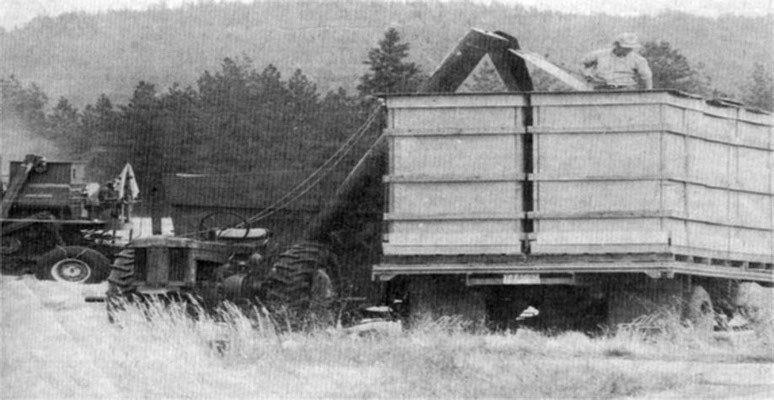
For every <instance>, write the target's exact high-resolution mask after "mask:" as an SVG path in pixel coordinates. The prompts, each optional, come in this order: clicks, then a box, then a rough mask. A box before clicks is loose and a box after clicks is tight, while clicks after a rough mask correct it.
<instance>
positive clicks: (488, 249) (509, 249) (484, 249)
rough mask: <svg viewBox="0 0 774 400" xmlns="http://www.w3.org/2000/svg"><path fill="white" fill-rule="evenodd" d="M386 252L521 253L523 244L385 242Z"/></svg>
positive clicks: (390, 253)
mask: <svg viewBox="0 0 774 400" xmlns="http://www.w3.org/2000/svg"><path fill="white" fill-rule="evenodd" d="M382 247H383V249H384V254H389V255H416V254H420V255H434V254H450V255H455V254H521V244H518V245H487V246H484V245H475V246H466V245H450V246H440V245H435V246H417V245H395V244H391V243H385V244H383V245H382Z"/></svg>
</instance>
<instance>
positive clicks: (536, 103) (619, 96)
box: [530, 90, 699, 121]
mask: <svg viewBox="0 0 774 400" xmlns="http://www.w3.org/2000/svg"><path fill="white" fill-rule="evenodd" d="M530 100H531V104H532V106H533V107H537V108H541V107H544V106H551V107H562V106H570V107H571V106H588V105H593V106H608V105H613V106H615V105H637V106H650V105H658V104H662V103H666V102H679V101H681V100H685V99H681V98H678V97H677V96H674V95H673V94H671V93H670V92H668V91H659V90H654V91H621V92H618V91H616V92H609V91H593V92H588V91H584V92H544V93H540V92H538V93H532V94H531V95H530ZM689 100H690V99H689ZM698 103H699V102H698V101H696V100H690V101H689V102H688V103H687V104H692V105H695V104H698ZM654 121H655V120H654Z"/></svg>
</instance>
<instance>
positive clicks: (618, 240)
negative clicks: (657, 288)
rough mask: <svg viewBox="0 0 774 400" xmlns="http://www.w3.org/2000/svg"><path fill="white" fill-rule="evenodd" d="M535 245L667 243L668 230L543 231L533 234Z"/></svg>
mask: <svg viewBox="0 0 774 400" xmlns="http://www.w3.org/2000/svg"><path fill="white" fill-rule="evenodd" d="M535 244H536V245H545V246H550V245H576V244H577V245H586V244H588V245H609V244H613V245H617V244H637V245H639V244H664V245H668V244H669V232H665V231H587V232H577V231H576V232H544V233H538V234H537V235H536V236H535Z"/></svg>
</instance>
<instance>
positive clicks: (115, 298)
mask: <svg viewBox="0 0 774 400" xmlns="http://www.w3.org/2000/svg"><path fill="white" fill-rule="evenodd" d="M133 283H134V249H132V248H125V249H123V250H121V251H120V252H118V254H117V255H116V258H115V260H114V261H113V263H112V264H111V265H110V276H109V277H108V290H107V293H106V296H105V297H106V299H105V304H106V305H107V312H108V319H109V320H110V322H113V313H114V312H115V311H117V310H121V309H123V305H124V304H125V303H126V302H127V301H132V300H133V298H134V297H135V295H136V292H137V289H136V288H135V287H134V285H133Z"/></svg>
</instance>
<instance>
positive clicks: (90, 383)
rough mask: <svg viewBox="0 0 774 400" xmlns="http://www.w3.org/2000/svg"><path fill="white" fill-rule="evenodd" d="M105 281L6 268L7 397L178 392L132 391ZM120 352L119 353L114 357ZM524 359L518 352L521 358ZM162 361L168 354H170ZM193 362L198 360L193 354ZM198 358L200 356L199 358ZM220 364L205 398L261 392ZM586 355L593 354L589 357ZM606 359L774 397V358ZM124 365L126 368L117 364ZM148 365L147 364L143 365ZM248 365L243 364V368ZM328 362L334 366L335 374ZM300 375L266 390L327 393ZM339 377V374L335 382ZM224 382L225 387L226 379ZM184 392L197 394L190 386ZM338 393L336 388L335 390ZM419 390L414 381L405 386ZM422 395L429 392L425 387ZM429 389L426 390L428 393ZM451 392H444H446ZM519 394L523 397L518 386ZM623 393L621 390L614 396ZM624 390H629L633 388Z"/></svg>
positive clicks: (700, 387)
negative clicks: (55, 278)
mask: <svg viewBox="0 0 774 400" xmlns="http://www.w3.org/2000/svg"><path fill="white" fill-rule="evenodd" d="M104 290H105V286H104V285H91V286H78V285H69V284H61V283H55V282H40V281H36V280H34V279H32V278H30V277H11V276H3V277H1V278H0V295H1V297H0V307H1V311H2V314H0V317H1V318H0V319H1V323H0V327H1V328H2V341H1V342H0V344H1V345H2V347H1V348H0V351H1V352H2V371H1V376H0V387H2V395H0V397H1V398H3V399H22V398H24V399H57V398H79V399H88V398H94V399H97V398H98V399H114V398H115V399H118V398H135V397H136V396H137V395H138V394H139V395H141V396H142V397H145V398H160V397H163V398H170V397H177V395H176V394H175V393H169V392H158V391H155V390H154V389H153V386H154V384H155V382H154V381H153V377H152V375H149V376H150V378H148V382H145V383H146V384H147V388H139V389H137V388H135V389H133V390H131V391H130V392H127V389H126V388H127V384H126V382H123V381H122V368H123V370H124V371H126V370H127V368H132V365H133V364H132V363H133V361H132V360H131V359H126V356H125V355H124V356H122V357H124V358H123V359H121V360H118V361H116V360H115V358H116V357H118V355H116V354H114V353H113V352H112V351H111V349H115V348H116V347H115V346H120V345H121V343H117V342H116V340H119V339H116V338H120V337H121V336H120V335H114V334H111V332H114V331H115V330H116V329H119V328H117V327H116V326H114V325H111V324H109V323H108V321H107V319H106V315H105V310H104V304H102V303H86V302H84V300H83V299H84V297H85V296H89V295H97V296H99V295H101V294H102V293H103V292H104ZM111 357H112V358H111ZM498 357H514V358H517V357H519V355H518V354H512V353H511V354H505V355H498ZM514 361H516V360H514ZM160 362H163V357H162V360H161V361H160ZM189 362H191V361H189ZM192 362H198V361H196V360H194V361H192ZM201 362H203V363H206V364H207V365H208V366H207V368H210V369H211V370H212V371H213V374H215V375H217V374H223V372H222V371H224V370H226V369H228V370H229V373H228V375H229V377H230V378H228V379H216V380H213V381H211V382H204V383H201V384H202V385H209V386H210V387H207V386H202V387H203V388H204V389H203V390H202V391H201V392H200V393H201V397H202V398H211V397H212V396H218V397H221V398H223V397H254V395H256V394H258V393H252V394H251V395H247V393H241V394H240V392H233V391H230V390H221V389H222V388H225V387H226V385H233V384H234V380H235V379H237V377H240V376H243V377H244V376H249V375H250V374H249V373H248V371H250V368H251V367H250V366H249V365H233V364H232V365H226V364H224V363H222V362H220V361H219V360H210V359H206V358H204V359H202V361H201ZM548 362H549V363H556V364H563V363H565V364H566V363H568V362H574V363H577V362H578V361H577V360H574V361H568V360H565V359H561V358H556V359H552V360H548ZM584 362H585V360H584ZM594 362H595V363H596V362H599V363H606V364H607V365H608V366H612V367H614V368H616V369H620V370H623V371H629V372H635V373H637V374H639V373H641V374H648V373H650V372H659V373H663V372H664V371H680V376H683V377H685V376H687V377H689V379H687V380H686V381H685V382H680V383H679V384H678V385H673V386H674V387H672V388H671V389H669V390H666V391H658V392H655V393H638V394H637V398H659V399H686V398H692V399H727V398H734V399H771V398H774V364H772V363H738V362H724V361H723V360H716V361H713V362H710V361H705V362H698V361H690V362H686V361H681V360H679V359H678V360H665V359H647V360H641V359H639V360H637V359H628V358H625V357H624V358H609V359H601V360H596V361H594ZM115 365H120V366H121V368H113V366H115ZM139 367H142V365H140V366H139ZM143 368H144V367H143ZM240 369H241V370H242V371H240ZM341 371H342V372H343V371H346V374H345V375H346V376H349V377H350V378H347V379H353V380H364V381H369V380H371V379H375V378H376V377H372V376H370V374H373V373H374V371H375V370H373V369H370V368H369V369H364V370H361V369H353V368H351V367H349V368H346V366H342V368H341ZM330 373H331V371H330V370H328V371H327V372H326V374H330ZM291 375H292V376H294V377H295V378H294V379H295V380H293V381H288V382H285V383H283V382H282V381H277V382H274V383H273V385H274V386H273V387H271V388H266V389H271V390H269V391H267V392H264V393H263V394H264V395H265V396H261V397H272V398H279V397H284V398H294V397H326V395H325V394H324V393H322V392H321V393H320V394H319V396H318V395H317V393H316V392H314V391H313V390H311V391H310V389H308V387H307V388H303V387H299V386H295V385H297V384H298V382H303V381H305V380H307V379H312V380H314V379H315V376H316V375H319V371H318V372H315V368H314V366H308V365H305V366H302V367H300V368H298V369H297V370H294V371H292V373H291ZM328 383H329V384H332V382H328ZM221 386H222V387H221ZM183 393H185V392H181V397H187V398H190V397H199V396H196V395H194V396H191V395H190V393H188V394H183ZM328 393H330V392H328ZM363 393H364V392H360V393H357V392H356V393H352V394H353V395H354V397H381V396H380V395H379V393H378V392H377V393H375V394H374V393H369V394H368V395H367V396H366V395H363ZM404 395H405V396H406V397H414V396H415V395H412V392H411V390H410V389H407V391H406V392H405V393H404ZM420 396H422V395H421V394H420ZM422 397H424V396H422ZM441 397H443V396H441ZM514 397H519V395H518V394H514ZM612 397H619V396H612ZM620 397H627V396H626V395H624V396H620Z"/></svg>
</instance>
